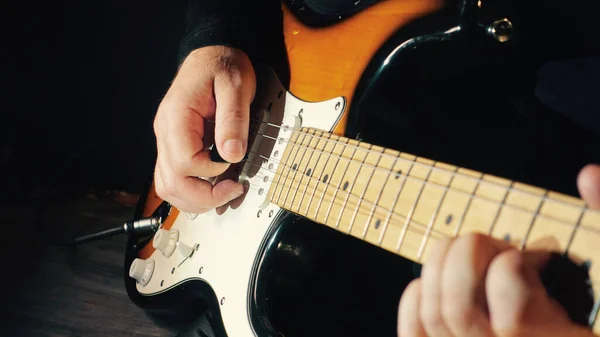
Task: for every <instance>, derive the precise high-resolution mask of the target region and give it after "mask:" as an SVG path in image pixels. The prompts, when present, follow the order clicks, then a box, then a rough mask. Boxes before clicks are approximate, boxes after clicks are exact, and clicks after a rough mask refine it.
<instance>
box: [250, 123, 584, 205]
mask: <svg viewBox="0 0 600 337" xmlns="http://www.w3.org/2000/svg"><path fill="white" fill-rule="evenodd" d="M269 126H271V127H275V128H281V126H277V125H273V124H269ZM303 133H304V132H303ZM261 136H263V135H261ZM306 136H309V137H319V138H323V137H321V136H317V135H306ZM342 138H344V137H342ZM323 139H324V138H323ZM331 141H332V142H337V143H341V142H339V141H338V140H331ZM284 142H287V143H290V141H289V140H284ZM348 147H350V148H357V147H356V146H354V145H348ZM385 155H386V156H388V157H390V158H394V157H395V156H393V155H389V154H385ZM343 159H345V160H351V159H347V158H343ZM400 160H403V161H405V162H413V163H414V161H411V160H408V159H405V158H400ZM416 165H417V166H423V167H425V168H431V167H430V166H429V165H428V164H423V163H418V162H417V163H416ZM453 166H454V165H453ZM433 169H434V170H435V171H441V172H445V173H449V172H450V171H448V170H446V169H442V168H437V167H436V168H433ZM455 174H457V175H460V176H461V177H462V178H465V179H468V180H480V179H478V178H474V177H472V176H470V175H467V174H462V173H460V172H457V173H455ZM478 182H479V181H478ZM485 183H486V184H490V185H494V186H496V187H505V186H504V185H502V184H499V183H495V182H492V181H485ZM511 192H516V193H520V194H524V195H528V196H534V197H537V196H538V195H536V194H534V193H531V192H528V191H525V190H521V189H518V188H513V189H512V190H511ZM553 201H554V202H556V203H560V204H562V205H566V206H568V207H573V208H577V209H582V208H583V206H578V205H574V204H571V203H568V202H565V201H562V200H554V199H553Z"/></svg>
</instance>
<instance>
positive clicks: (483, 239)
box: [456, 233, 488, 251]
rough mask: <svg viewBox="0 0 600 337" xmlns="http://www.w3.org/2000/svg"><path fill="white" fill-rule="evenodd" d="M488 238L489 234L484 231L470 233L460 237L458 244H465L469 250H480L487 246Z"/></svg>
mask: <svg viewBox="0 0 600 337" xmlns="http://www.w3.org/2000/svg"><path fill="white" fill-rule="evenodd" d="M487 240H488V238H487V236H485V235H484V234H482V233H469V234H466V235H464V236H461V237H459V238H458V239H457V240H456V245H461V246H464V247H465V248H468V250H469V251H478V250H480V249H481V248H485V247H486V243H487Z"/></svg>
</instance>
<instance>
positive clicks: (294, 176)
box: [278, 132, 310, 205]
mask: <svg viewBox="0 0 600 337" xmlns="http://www.w3.org/2000/svg"><path fill="white" fill-rule="evenodd" d="M304 134H305V135H307V134H308V132H305V133H304ZM305 139H306V136H304V137H303V138H302V142H301V143H300V144H299V147H300V149H301V148H302V143H304V140H305ZM309 142H310V141H309ZM307 148H308V147H306V148H304V152H303V153H302V158H304V155H305V154H306V150H307ZM300 149H298V150H297V151H296V154H295V155H294V160H292V165H293V164H294V163H296V157H298V153H299V152H300ZM290 171H294V175H293V177H292V182H293V181H294V179H296V174H298V171H300V165H298V167H297V168H296V170H294V169H293V167H292V168H291V170H290ZM288 178H289V172H288V174H287V176H286V178H285V179H286V180H287V179H288ZM291 190H292V189H291V188H289V189H288V190H287V193H286V194H285V199H283V204H284V205H285V204H286V202H287V198H288V197H289V195H290V191H291ZM296 192H298V190H296V191H295V192H294V193H296ZM280 197H281V195H280ZM278 201H279V200H278Z"/></svg>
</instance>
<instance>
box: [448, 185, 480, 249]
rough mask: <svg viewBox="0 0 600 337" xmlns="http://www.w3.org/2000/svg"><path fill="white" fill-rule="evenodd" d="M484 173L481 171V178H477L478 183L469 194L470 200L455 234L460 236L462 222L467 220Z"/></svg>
mask: <svg viewBox="0 0 600 337" xmlns="http://www.w3.org/2000/svg"><path fill="white" fill-rule="evenodd" d="M482 179H483V173H481V175H480V176H479V179H478V180H477V183H476V184H475V188H474V189H473V193H471V194H470V195H469V200H468V201H467V204H466V205H465V210H464V211H463V212H462V214H461V215H460V219H459V220H458V225H457V226H456V230H455V231H454V236H455V237H456V236H458V233H460V228H461V227H462V224H463V222H464V220H465V217H466V215H467V212H468V211H469V208H470V207H471V202H472V201H473V199H474V196H475V194H476V193H477V189H478V188H479V184H481V182H482V181H483V180H482Z"/></svg>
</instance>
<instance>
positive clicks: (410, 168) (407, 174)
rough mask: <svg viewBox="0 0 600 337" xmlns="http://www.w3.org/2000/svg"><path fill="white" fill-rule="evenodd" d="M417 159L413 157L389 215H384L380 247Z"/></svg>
mask: <svg viewBox="0 0 600 337" xmlns="http://www.w3.org/2000/svg"><path fill="white" fill-rule="evenodd" d="M400 155H401V154H400V153H399V154H398V158H400ZM416 160H417V157H414V160H413V163H412V164H411V165H410V167H409V168H408V171H407V172H406V176H405V177H404V180H402V184H400V189H398V193H397V194H396V197H395V198H394V202H393V203H392V207H390V210H389V213H388V215H386V217H385V221H384V223H383V230H382V231H381V235H380V236H379V242H378V244H379V245H380V246H381V244H382V242H383V238H384V237H385V232H386V230H387V228H388V223H389V221H390V219H391V218H392V214H393V213H394V208H396V204H397V203H398V200H400V194H402V189H403V188H404V185H405V184H406V181H407V180H408V177H410V172H411V171H412V169H413V167H414V163H416Z"/></svg>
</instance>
